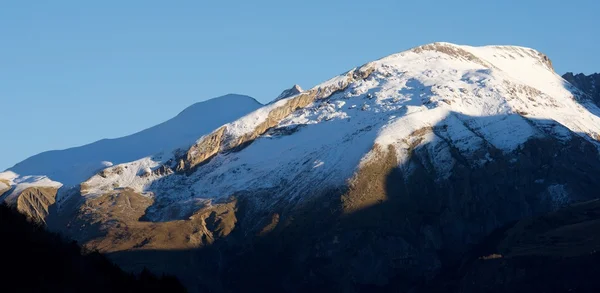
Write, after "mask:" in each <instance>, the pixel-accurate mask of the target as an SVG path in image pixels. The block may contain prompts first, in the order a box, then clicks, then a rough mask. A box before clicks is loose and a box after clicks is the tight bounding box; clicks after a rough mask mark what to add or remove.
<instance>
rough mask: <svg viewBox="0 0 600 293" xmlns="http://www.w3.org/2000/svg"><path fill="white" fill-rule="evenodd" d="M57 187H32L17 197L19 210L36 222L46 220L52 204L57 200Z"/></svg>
mask: <svg viewBox="0 0 600 293" xmlns="http://www.w3.org/2000/svg"><path fill="white" fill-rule="evenodd" d="M57 192H58V189H57V188H52V187H30V188H27V189H25V190H23V191H22V192H21V194H19V195H18V197H17V210H18V211H19V212H21V213H22V214H24V215H27V216H28V217H29V218H30V219H32V220H34V221H36V222H42V223H43V222H45V221H46V217H47V216H48V214H49V209H50V206H52V205H53V204H54V203H55V202H56V193H57Z"/></svg>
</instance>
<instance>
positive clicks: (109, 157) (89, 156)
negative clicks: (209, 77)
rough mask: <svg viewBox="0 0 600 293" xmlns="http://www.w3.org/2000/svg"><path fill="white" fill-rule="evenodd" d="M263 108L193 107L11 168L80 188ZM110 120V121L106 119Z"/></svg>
mask: <svg viewBox="0 0 600 293" xmlns="http://www.w3.org/2000/svg"><path fill="white" fill-rule="evenodd" d="M260 106H261V104H260V103H258V102H257V101H256V100H254V99H253V98H250V97H248V96H242V95H234V94H230V95H226V96H222V97H219V98H214V99H210V100H207V101H204V102H200V103H197V104H194V105H192V106H190V107H188V108H187V109H185V110H184V111H182V112H181V113H180V114H179V115H177V116H176V117H174V118H172V119H170V120H168V121H166V122H164V123H161V124H159V125H156V126H154V127H151V128H148V129H146V130H143V131H140V132H138V133H135V134H132V135H129V136H126V137H122V138H116V139H104V140H100V141H97V142H94V143H91V144H88V145H84V146H80V147H75V148H70V149H66V150H60V151H49V152H44V153H41V154H38V155H35V156H33V157H30V158H28V159H26V160H24V161H23V162H20V163H18V164H16V165H15V166H14V167H12V168H10V169H9V170H10V171H13V172H15V173H17V174H20V175H22V176H30V175H44V176H47V177H48V178H51V179H52V180H55V181H58V182H61V183H63V184H65V185H67V186H72V185H75V184H79V183H80V182H82V181H84V180H86V179H88V178H89V177H90V176H92V175H93V174H95V173H96V172H98V171H99V170H101V169H104V168H106V167H110V166H112V165H113V164H121V163H125V162H130V161H133V160H137V159H140V158H143V157H145V156H151V155H155V154H158V153H161V152H162V153H165V154H167V155H170V153H171V152H172V151H173V150H175V149H177V148H180V147H182V148H185V147H188V146H189V145H191V144H192V143H194V141H195V140H196V139H198V137H201V136H202V135H204V134H206V133H208V132H210V131H212V130H213V129H215V128H216V127H218V126H220V125H222V124H225V123H227V122H230V121H233V120H235V119H237V118H239V117H241V116H243V115H245V114H247V113H249V112H251V111H253V110H255V109H257V108H259V107H260ZM107 119H109V118H107Z"/></svg>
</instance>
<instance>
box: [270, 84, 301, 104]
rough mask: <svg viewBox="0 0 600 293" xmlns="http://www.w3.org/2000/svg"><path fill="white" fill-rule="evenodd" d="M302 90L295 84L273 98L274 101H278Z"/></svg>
mask: <svg viewBox="0 0 600 293" xmlns="http://www.w3.org/2000/svg"><path fill="white" fill-rule="evenodd" d="M303 91H304V90H302V88H301V87H300V86H299V85H297V84H295V85H294V86H293V87H291V88H289V89H286V90H284V91H283V92H281V94H280V95H279V96H278V97H277V98H276V99H275V100H274V102H275V101H279V100H281V99H285V98H289V97H291V96H295V95H297V94H299V93H301V92H303Z"/></svg>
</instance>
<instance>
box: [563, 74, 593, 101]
mask: <svg viewBox="0 0 600 293" xmlns="http://www.w3.org/2000/svg"><path fill="white" fill-rule="evenodd" d="M562 77H563V78H564V79H565V80H566V81H568V82H569V83H571V84H572V85H574V86H575V87H577V88H578V89H580V90H581V91H583V92H584V93H586V94H588V95H589V96H590V97H591V98H592V99H593V100H594V102H595V103H596V104H597V105H600V73H594V74H590V75H585V74H583V73H579V74H573V73H572V72H567V73H565V74H564V75H563V76H562Z"/></svg>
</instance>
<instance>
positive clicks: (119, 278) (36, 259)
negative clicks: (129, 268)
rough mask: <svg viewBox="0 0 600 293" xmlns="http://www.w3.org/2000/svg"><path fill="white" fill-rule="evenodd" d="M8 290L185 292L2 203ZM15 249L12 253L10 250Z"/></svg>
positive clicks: (167, 279)
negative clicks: (122, 266) (135, 271)
mask: <svg viewBox="0 0 600 293" xmlns="http://www.w3.org/2000/svg"><path fill="white" fill-rule="evenodd" d="M0 234H1V235H2V237H3V239H4V240H5V241H2V242H0V250H1V251H3V252H5V255H4V257H3V258H2V281H3V282H2V285H1V286H2V288H4V289H3V290H2V291H3V292H11V291H13V290H15V288H18V292H130V293H132V292H166V291H168V292H185V290H184V288H182V286H181V284H179V282H178V281H177V280H176V279H175V278H173V277H171V276H163V277H161V278H158V277H156V276H154V275H152V274H149V273H148V272H147V271H145V272H144V273H143V274H142V275H140V276H138V277H136V276H134V275H131V274H128V273H125V272H123V271H122V270H120V269H119V268H118V267H117V266H116V265H114V264H112V263H111V262H110V261H109V260H108V259H107V258H106V257H105V256H102V255H100V254H99V253H97V252H88V253H85V254H82V251H81V248H80V247H79V246H78V245H77V244H75V243H67V242H65V240H63V239H62V238H61V237H60V236H59V235H56V234H52V233H49V232H46V231H44V228H43V227H42V226H38V225H36V224H34V223H31V222H28V221H27V218H26V217H25V216H24V215H21V214H20V213H18V212H17V211H15V210H13V209H11V208H9V207H7V206H6V205H3V204H2V205H0ZM8 253H10V256H9V255H6V254H8Z"/></svg>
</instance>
